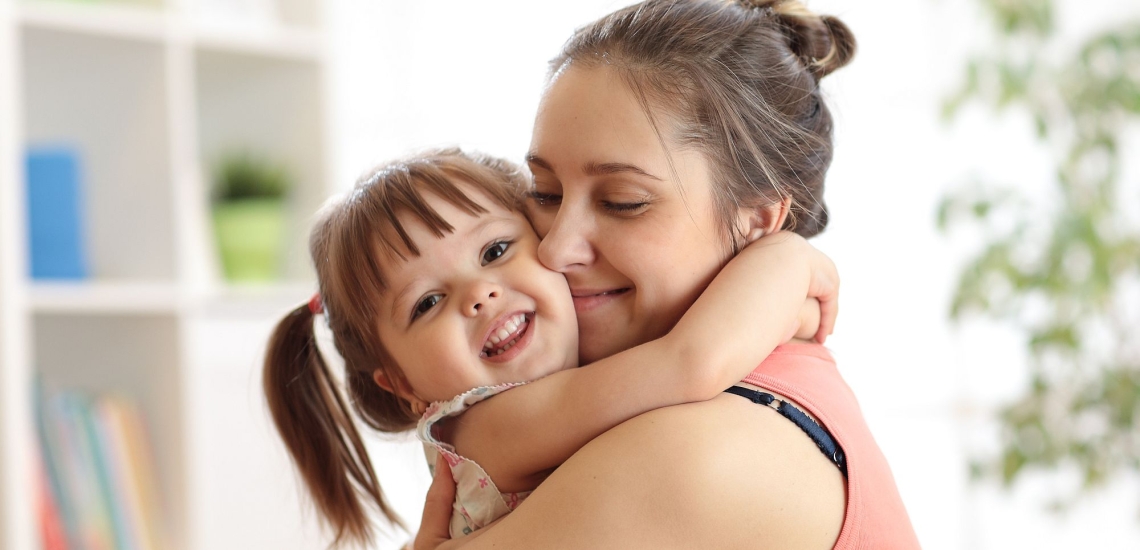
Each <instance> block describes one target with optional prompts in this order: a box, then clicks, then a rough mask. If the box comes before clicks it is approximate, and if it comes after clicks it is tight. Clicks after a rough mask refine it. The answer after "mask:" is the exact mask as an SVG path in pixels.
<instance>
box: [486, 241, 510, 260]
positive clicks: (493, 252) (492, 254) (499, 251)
mask: <svg viewBox="0 0 1140 550" xmlns="http://www.w3.org/2000/svg"><path fill="white" fill-rule="evenodd" d="M510 247H511V243H510V242H508V241H499V242H496V243H494V244H492V245H491V246H489V247H487V250H484V251H483V265H487V264H489V263H491V262H493V261H495V260H498V259H499V258H501V257H503V254H506V253H507V249H508V248H510Z"/></svg>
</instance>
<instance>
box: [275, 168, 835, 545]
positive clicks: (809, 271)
mask: <svg viewBox="0 0 1140 550" xmlns="http://www.w3.org/2000/svg"><path fill="white" fill-rule="evenodd" d="M524 185H525V179H524V177H523V176H522V173H521V172H520V171H519V170H518V169H517V168H516V167H514V166H512V165H510V164H509V163H507V162H504V161H501V160H496V159H491V158H488V157H482V156H474V155H467V154H464V153H461V152H459V151H456V150H446V151H438V152H433V153H427V154H423V155H420V156H417V157H414V158H411V159H408V160H404V161H399V162H394V163H391V164H388V165H385V166H382V167H380V168H378V169H376V170H375V171H373V172H372V173H370V174H369V175H367V176H365V177H364V178H362V179H361V180H360V182H358V184H357V185H356V187H355V189H354V190H353V192H352V193H351V194H350V195H348V196H347V197H346V198H345V199H343V200H340V201H338V202H335V203H333V204H331V206H329V207H328V208H327V209H326V210H325V211H324V213H323V215H322V217H321V219H320V220H319V221H318V222H317V224H316V226H315V228H314V229H313V232H312V236H311V240H310V247H311V252H312V257H313V261H314V264H315V266H316V270H317V276H318V282H319V287H320V293H319V298H314V300H313V301H312V302H310V304H308V305H305V306H301V307H298V308H297V309H296V310H294V311H293V312H291V313H290V314H289V315H288V316H286V317H285V319H283V320H282V321H281V323H280V324H279V325H278V327H277V329H276V331H275V332H274V334H273V337H272V339H271V342H270V345H269V350H268V353H267V357H266V362H265V371H264V389H265V392H266V396H267V399H268V403H269V407H270V410H271V412H272V415H273V419H274V422H275V424H276V426H277V429H278V431H279V432H280V434H281V437H282V438H283V439H284V441H285V443H286V446H287V447H288V449H289V452H290V453H291V455H292V457H293V459H294V460H295V461H296V463H297V467H298V469H299V470H300V472H301V475H302V477H303V478H304V480H305V483H306V485H307V487H308V489H309V491H310V493H311V494H312V497H313V499H314V501H315V503H316V505H317V508H318V510H319V511H320V513H321V515H322V516H323V517H324V518H325V519H326V520H327V521H328V522H329V523H330V524H331V525H332V527H333V528H334V530H335V532H336V541H335V543H334V544H338V543H340V542H343V541H345V540H346V539H348V540H352V541H355V542H365V541H367V540H368V539H369V538H370V527H369V523H368V518H367V514H366V510H365V508H366V507H367V506H366V503H367V504H369V505H375V506H376V507H378V508H379V509H380V510H381V511H382V512H383V513H384V514H385V516H387V517H388V518H389V519H390V520H392V521H393V522H398V520H397V519H396V518H395V516H394V514H392V512H391V511H390V510H389V508H388V506H387V505H386V504H385V502H384V499H383V497H382V494H381V491H380V487H379V485H378V483H377V480H376V475H375V473H374V471H373V470H372V467H371V464H370V462H369V460H368V455H367V453H366V451H365V449H364V445H363V443H362V441H361V438H360V435H359V433H358V432H357V430H356V428H355V426H354V423H353V421H352V418H351V415H350V413H349V409H348V407H347V406H346V404H345V402H344V400H343V398H342V397H341V395H340V390H339V388H338V387H337V382H336V378H334V376H333V374H332V373H331V372H330V371H329V368H328V366H327V365H326V363H325V362H324V360H323V359H322V358H321V355H320V353H319V352H318V350H317V347H316V344H315V340H314V337H313V327H312V319H313V315H314V314H315V313H317V312H320V311H322V310H323V313H324V315H325V318H326V321H327V322H328V325H329V327H330V329H331V331H332V334H333V340H334V342H335V345H336V348H337V350H338V351H339V352H340V354H341V355H342V356H343V358H344V362H345V370H346V373H345V384H346V385H347V390H348V393H349V395H350V396H351V403H352V408H353V409H354V410H355V411H356V413H357V414H358V415H359V416H360V417H361V418H362V419H363V420H364V422H365V423H366V424H367V425H368V426H370V427H372V428H374V429H377V430H381V431H387V432H397V431H405V430H408V429H410V428H412V427H413V426H414V425H416V423H417V421H419V429H418V433H419V435H420V436H421V437H422V438H423V439H424V440H425V441H427V442H428V443H431V444H432V445H433V446H434V447H435V448H437V449H439V451H440V452H441V454H442V456H443V458H444V459H445V461H446V464H447V465H448V466H449V467H450V468H451V470H452V474H453V475H454V476H455V478H456V483H457V495H456V503H455V510H454V513H453V516H452V524H451V531H452V533H453V535H456V536H458V535H461V534H463V533H467V532H470V531H471V530H473V529H477V528H479V527H482V526H484V525H486V524H487V523H489V522H491V521H493V520H494V519H496V518H497V517H500V516H501V515H503V514H505V513H506V512H507V511H509V510H511V509H513V508H514V507H515V506H516V505H517V504H518V502H519V501H521V499H522V498H524V497H525V496H526V494H527V492H528V491H529V490H531V489H533V488H534V487H536V486H537V485H538V484H539V483H540V482H541V481H542V480H543V479H544V478H545V476H546V474H548V473H549V472H550V471H552V470H553V469H554V468H555V467H557V466H558V465H559V464H561V463H562V462H563V461H564V460H565V459H567V458H568V457H569V456H570V455H571V454H573V453H574V452H575V451H576V450H577V449H578V448H580V447H581V446H582V445H584V444H585V443H586V442H588V441H590V440H591V439H592V438H594V437H596V436H597V435H599V434H601V433H602V432H605V431H606V430H608V429H609V428H611V427H613V426H615V425H617V424H619V423H621V422H623V421H625V420H627V419H629V418H632V417H634V416H636V415H638V414H641V413H643V412H646V411H649V410H652V409H655V408H658V407H663V406H667V405H673V404H678V403H686V402H692V401H700V400H707V399H710V398H712V397H714V396H716V395H718V394H720V392H722V391H724V389H725V388H727V387H729V386H731V385H732V384H734V383H735V382H737V381H739V380H740V379H742V378H743V377H744V376H745V375H746V374H747V373H748V372H750V371H751V370H752V368H753V367H754V366H755V365H756V364H758V363H759V362H760V361H761V360H763V359H764V357H766V356H767V355H768V353H769V352H771V351H772V349H773V348H775V347H776V346H777V345H778V344H780V343H782V342H785V341H787V340H788V339H790V338H791V337H792V336H793V335H799V336H800V337H804V338H810V337H812V336H816V337H817V339H822V337H823V336H824V335H826V334H827V333H828V332H830V328H831V325H832V322H833V320H834V319H833V314H832V313H830V312H832V311H834V308H833V307H832V306H833V305H834V303H833V299H834V293H835V289H836V274H835V271H834V266H833V265H832V264H831V262H830V261H829V260H828V259H827V258H826V257H824V256H823V255H822V254H820V253H818V252H817V251H815V250H814V249H813V248H812V247H810V246H809V245H807V244H806V242H805V241H804V240H803V239H802V238H800V237H797V236H795V235H792V234H790V233H780V234H776V235H772V236H767V237H763V238H761V237H760V235H759V234H753V235H748V236H746V237H747V238H748V240H750V241H756V242H755V243H754V244H751V245H749V246H747V247H746V248H745V249H744V250H743V251H742V252H741V253H740V254H738V255H737V256H736V258H735V259H734V260H732V261H731V262H730V263H729V265H728V266H726V267H725V269H724V270H723V271H722V272H721V273H720V275H718V276H717V278H716V279H715V280H714V281H713V282H712V283H711V284H710V285H709V287H708V290H707V291H706V292H705V293H704V294H703V295H702V296H701V298H700V299H699V300H697V302H696V303H695V304H694V305H693V307H692V308H691V309H690V310H689V312H688V313H686V314H685V315H684V316H683V317H682V319H681V320H680V322H678V323H677V325H676V326H675V328H674V329H673V330H672V331H670V332H669V333H668V334H667V335H665V336H664V337H662V338H659V339H657V340H653V341H650V342H647V343H645V344H643V345H640V346H637V347H635V348H632V349H630V350H627V351H625V352H622V353H618V354H616V355H613V356H610V357H607V358H605V359H602V360H599V361H596V362H594V363H591V364H590V365H588V366H585V367H581V368H573V367H577V366H578V327H577V322H576V311H575V309H576V307H577V308H578V309H579V310H585V309H588V308H589V307H590V303H589V301H588V300H587V301H585V302H582V301H579V302H578V303H575V301H574V300H573V299H572V296H571V293H570V290H569V287H568V286H567V283H566V280H565V278H564V277H563V276H562V275H561V274H559V273H557V272H553V271H550V270H548V269H546V268H545V267H543V266H542V265H541V264H540V263H539V261H538V259H537V256H536V251H537V247H538V238H537V236H536V234H535V233H534V231H533V230H532V228H531V226H530V224H529V222H528V221H527V219H526V217H525V216H524V215H523V213H522V211H521V208H520V202H519V192H520V190H521V189H522V188H523V187H524ZM710 246H715V243H711V242H710ZM659 268H660V269H663V270H684V269H685V266H684V265H662V266H659ZM757 281H762V282H763V283H762V284H760V283H757ZM806 298H817V299H819V301H820V305H819V307H816V306H815V305H814V302H809V305H808V306H807V307H805V306H804V304H805V299H806ZM801 312H803V313H801ZM821 312H822V313H823V315H822V320H821V318H820V313H821ZM511 388H514V389H513V391H510V392H505V390H507V389H511ZM504 392H505V393H504ZM496 394H497V395H498V397H496V399H492V400H486V398H487V397H490V396H492V395H496ZM476 404H477V405H478V406H475V405H476ZM460 413H462V416H458V415H459V414H460ZM437 464H438V463H437Z"/></svg>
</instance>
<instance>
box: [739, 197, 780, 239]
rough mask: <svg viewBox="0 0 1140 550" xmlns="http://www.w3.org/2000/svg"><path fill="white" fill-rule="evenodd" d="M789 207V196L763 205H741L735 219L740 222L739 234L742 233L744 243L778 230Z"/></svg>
mask: <svg viewBox="0 0 1140 550" xmlns="http://www.w3.org/2000/svg"><path fill="white" fill-rule="evenodd" d="M791 208H792V198H791V197H784V198H783V199H781V200H778V201H776V202H773V203H771V204H767V205H764V206H754V207H751V208H748V207H742V208H741V209H740V210H739V213H738V214H737V216H738V217H737V221H738V223H739V224H740V225H739V227H740V229H741V231H740V234H741V235H744V242H745V244H749V243H752V242H753V241H755V240H756V239H759V238H760V237H763V236H764V235H770V234H772V233H775V232H777V231H779V230H780V228H781V227H784V222H785V221H787V219H788V212H789V211H790V210H791Z"/></svg>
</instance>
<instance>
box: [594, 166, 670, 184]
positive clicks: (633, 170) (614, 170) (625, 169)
mask: <svg viewBox="0 0 1140 550" xmlns="http://www.w3.org/2000/svg"><path fill="white" fill-rule="evenodd" d="M583 171H584V172H586V174H588V175H591V176H608V175H610V174H624V173H629V174H635V175H638V176H642V177H645V178H649V179H654V180H657V181H665V180H663V179H661V178H659V177H657V176H654V175H653V174H650V173H649V172H646V171H645V170H642V169H641V168H640V167H637V166H634V165H632V164H626V163H624V162H602V163H596V162H587V163H586V165H585V167H584V168H583Z"/></svg>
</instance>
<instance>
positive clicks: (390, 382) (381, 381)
mask: <svg viewBox="0 0 1140 550" xmlns="http://www.w3.org/2000/svg"><path fill="white" fill-rule="evenodd" d="M372 381H373V382H376V385H377V386H380V389H382V390H384V391H386V392H388V393H390V394H392V395H395V396H396V397H399V398H400V399H403V400H405V401H407V402H408V403H409V404H410V405H411V406H412V411H414V412H415V413H416V414H423V412H424V411H426V410H427V406H428V403H427V402H426V401H424V400H422V399H420V398H419V397H416V394H415V393H413V392H412V388H411V387H410V386H408V382H407V381H406V380H404V378H403V377H402V376H400V375H398V374H397V375H395V376H393V377H391V378H389V377H388V375H386V374H384V371H382V370H380V369H376V370H374V371H372Z"/></svg>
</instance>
